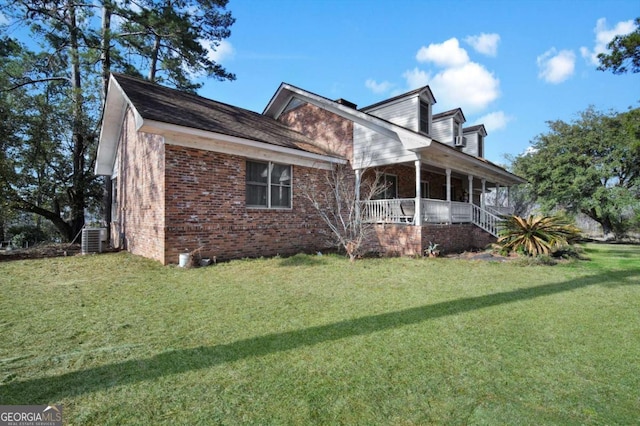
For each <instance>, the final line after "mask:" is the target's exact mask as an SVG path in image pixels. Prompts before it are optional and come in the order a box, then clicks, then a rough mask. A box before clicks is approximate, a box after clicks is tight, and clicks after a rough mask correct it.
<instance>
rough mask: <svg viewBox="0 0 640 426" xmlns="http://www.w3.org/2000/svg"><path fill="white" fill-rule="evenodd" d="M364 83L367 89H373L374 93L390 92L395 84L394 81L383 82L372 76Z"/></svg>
mask: <svg viewBox="0 0 640 426" xmlns="http://www.w3.org/2000/svg"><path fill="white" fill-rule="evenodd" d="M364 85H365V87H366V88H367V89H369V90H371V91H372V92H373V93H385V92H388V91H389V90H390V89H391V88H392V87H393V86H394V84H393V83H390V82H388V81H383V82H381V83H378V82H376V81H375V80H374V79H372V78H370V79H368V80H367V81H365V82H364Z"/></svg>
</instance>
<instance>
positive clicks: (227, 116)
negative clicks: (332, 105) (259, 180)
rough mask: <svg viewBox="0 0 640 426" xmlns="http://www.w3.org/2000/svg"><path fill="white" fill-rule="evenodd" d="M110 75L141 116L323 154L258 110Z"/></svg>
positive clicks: (302, 136)
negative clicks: (250, 109) (254, 110)
mask: <svg viewBox="0 0 640 426" xmlns="http://www.w3.org/2000/svg"><path fill="white" fill-rule="evenodd" d="M113 76H114V79H115V81H116V82H117V84H118V85H119V86H120V87H121V88H122V90H123V91H124V93H125V94H126V96H127V98H128V99H129V101H130V103H131V104H132V106H133V107H134V108H135V109H136V111H137V112H138V114H139V115H140V116H141V117H142V118H143V119H148V120H154V121H159V122H162V123H169V124H175V125H178V126H184V127H189V128H193V129H199V130H205V131H208V132H214V133H220V134H223V135H227V136H234V137H239V138H244V139H250V140H255V141H258V142H265V143H269V144H273V145H277V146H282V147H287V148H293V149H301V150H304V151H308V152H312V153H315V154H326V152H325V151H324V150H322V149H321V148H319V147H317V146H315V145H314V143H313V141H312V140H311V139H309V138H307V137H306V136H305V135H303V134H301V133H298V132H296V131H295V130H292V129H290V128H289V127H287V126H285V125H283V124H282V123H280V122H279V121H277V120H274V119H272V118H270V117H266V116H264V115H262V114H258V113H256V112H253V111H249V110H247V109H244V108H240V107H236V106H232V105H228V104H225V103H222V102H217V101H214V100H211V99H207V98H203V97H201V96H198V95H194V94H191V93H185V92H181V91H179V90H176V89H171V88H168V87H164V86H160V85H157V84H154V83H150V82H148V81H145V80H141V79H138V78H135V77H130V76H126V75H122V74H114V75H113Z"/></svg>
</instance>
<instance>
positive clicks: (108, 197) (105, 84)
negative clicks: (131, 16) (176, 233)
mask: <svg viewBox="0 0 640 426" xmlns="http://www.w3.org/2000/svg"><path fill="white" fill-rule="evenodd" d="M112 8H113V5H112V4H111V2H110V1H105V2H104V6H103V8H102V53H101V59H102V105H103V107H104V105H105V103H106V101H107V90H108V88H109V75H110V73H111V14H112ZM112 202H113V200H112V194H111V177H109V176H105V177H104V190H103V197H102V204H103V209H104V221H105V225H106V227H107V229H110V228H111V220H112V218H111V203H112ZM109 234H110V233H109V232H107V235H109Z"/></svg>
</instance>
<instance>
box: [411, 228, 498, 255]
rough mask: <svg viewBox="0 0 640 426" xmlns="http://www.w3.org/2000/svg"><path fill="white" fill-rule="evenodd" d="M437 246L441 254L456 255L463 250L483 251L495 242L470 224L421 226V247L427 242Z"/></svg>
mask: <svg viewBox="0 0 640 426" xmlns="http://www.w3.org/2000/svg"><path fill="white" fill-rule="evenodd" d="M430 241H431V242H433V243H436V244H438V249H440V250H441V252H443V253H456V252H462V251H465V250H473V249H483V248H485V247H486V246H487V245H489V244H491V243H495V242H496V238H495V237H494V236H492V235H491V234H489V233H488V232H485V231H483V230H482V229H480V228H478V227H477V226H475V225H473V224H471V223H459V224H452V225H435V224H434V225H423V226H422V245H423V247H424V248H427V247H428V246H429V242H430Z"/></svg>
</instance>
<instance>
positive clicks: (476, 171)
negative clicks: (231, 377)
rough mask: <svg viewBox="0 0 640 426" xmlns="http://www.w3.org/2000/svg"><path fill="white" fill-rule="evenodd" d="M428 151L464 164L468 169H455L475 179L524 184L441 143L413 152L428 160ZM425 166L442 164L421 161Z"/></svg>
mask: <svg viewBox="0 0 640 426" xmlns="http://www.w3.org/2000/svg"><path fill="white" fill-rule="evenodd" d="M429 151H437V152H438V153H440V154H442V155H446V156H449V157H451V158H452V160H453V161H454V162H456V163H457V164H466V165H468V167H464V168H465V169H466V170H460V169H461V167H459V166H458V167H457V169H458V171H462V172H468V173H469V174H472V175H474V176H476V177H480V178H482V177H487V178H490V179H494V180H498V181H499V182H497V183H505V184H509V185H515V184H520V183H526V180H524V179H522V178H521V177H520V176H517V175H514V174H513V173H511V172H509V171H508V170H505V169H503V168H502V167H500V166H497V165H495V164H493V163H490V162H488V161H484V160H481V159H479V158H476V157H474V156H472V155H469V154H465V153H464V152H461V151H458V150H456V149H455V148H451V147H450V146H448V145H444V144H442V143H436V144H433V145H432V146H431V147H430V149H418V150H414V152H416V153H418V154H419V155H420V154H421V153H422V154H424V155H422V158H423V159H428V158H429V155H428V154H429ZM423 162H425V163H427V164H432V165H434V166H438V167H442V166H443V165H442V164H438V163H433V162H429V161H428V160H425V161H423Z"/></svg>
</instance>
